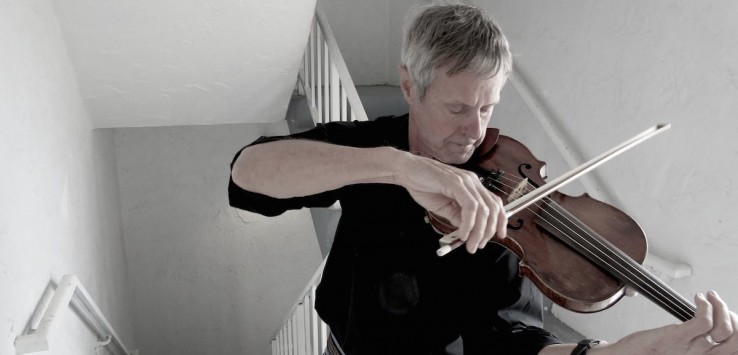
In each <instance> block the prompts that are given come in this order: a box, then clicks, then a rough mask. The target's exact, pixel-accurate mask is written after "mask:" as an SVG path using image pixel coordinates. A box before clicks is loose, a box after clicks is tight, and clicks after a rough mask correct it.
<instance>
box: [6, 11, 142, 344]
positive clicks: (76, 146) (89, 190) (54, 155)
mask: <svg viewBox="0 0 738 355" xmlns="http://www.w3.org/2000/svg"><path fill="white" fill-rule="evenodd" d="M0 43H2V45H0V68H2V69H0V166H1V167H2V171H3V172H2V174H0V290H1V292H2V293H0V339H2V341H0V354H3V355H10V354H15V350H14V348H13V341H14V340H15V337H16V336H18V335H20V334H22V333H23V332H24V330H25V328H26V327H27V326H28V322H29V320H30V318H31V316H32V315H33V312H34V309H35V308H36V306H37V304H38V303H39V301H40V299H41V297H42V295H43V293H44V292H45V290H47V286H49V288H48V289H49V290H51V289H53V288H55V282H58V281H60V279H61V277H62V276H63V275H64V274H67V273H74V274H77V276H78V277H79V279H80V280H81V282H82V284H83V285H84V286H85V288H86V289H87V290H88V291H89V292H90V294H91V295H92V297H93V298H94V299H95V301H96V302H97V304H98V305H99V306H100V308H101V309H102V310H103V312H104V313H105V316H106V317H107V318H108V320H109V321H110V322H111V323H112V325H113V326H114V327H115V328H116V331H117V333H118V334H119V335H120V336H121V337H122V338H123V340H124V342H126V345H127V346H128V347H129V348H130V349H134V348H135V347H136V343H135V340H134V334H133V324H132V322H131V318H130V316H129V312H128V304H129V297H128V295H129V294H128V287H127V279H126V262H125V257H124V253H123V252H124V251H123V241H122V238H121V228H122V227H121V221H120V217H119V216H120V213H119V205H118V185H117V171H116V168H115V155H114V147H113V135H112V132H110V131H104V130H100V131H96V130H93V129H92V127H91V125H90V122H89V118H88V116H87V113H86V112H85V110H84V106H83V104H82V99H81V98H80V96H79V92H78V86H77V82H76V79H75V77H74V72H73V70H72V67H71V65H70V62H69V59H68V57H67V52H66V48H65V46H64V42H63V40H62V36H61V32H60V29H59V26H58V23H57V21H56V17H55V15H54V11H53V8H52V5H51V1H46V0H29V1H0ZM61 322H62V323H61V324H60V326H59V328H58V329H57V330H58V332H57V334H55V335H54V336H53V338H52V339H51V350H52V353H53V354H69V355H78V354H90V355H93V354H95V350H94V346H95V339H94V336H93V334H92V333H91V332H90V330H89V329H87V327H85V326H84V325H83V324H82V322H81V320H80V319H79V318H78V317H77V315H76V314H74V313H73V312H68V313H67V314H66V316H65V318H63V319H62V320H61Z"/></svg>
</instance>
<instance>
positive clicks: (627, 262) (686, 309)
mask: <svg viewBox="0 0 738 355" xmlns="http://www.w3.org/2000/svg"><path fill="white" fill-rule="evenodd" d="M508 179H510V178H508ZM512 180H513V181H515V180H514V179H512ZM529 189H530V188H529ZM548 201H550V199H548ZM543 203H548V204H549V205H556V203H555V202H553V201H550V202H545V201H544V202H543ZM556 206H558V205H556ZM558 208H561V207H560V206H559V207H558ZM529 210H530V211H531V212H532V213H533V214H535V215H537V216H539V217H541V219H542V220H544V221H546V222H547V223H549V224H551V222H550V221H548V220H546V219H545V218H543V217H542V216H540V215H538V214H537V213H536V212H535V211H533V210H531V209H529ZM542 211H544V212H545V213H547V214H548V215H550V216H552V217H553V218H554V219H556V217H555V216H553V215H552V213H551V212H548V210H547V209H542ZM560 214H561V213H560ZM562 216H563V217H564V218H565V219H567V220H569V221H570V222H573V223H574V221H571V220H570V219H569V218H568V217H567V216H565V215H563V214H562ZM575 225H577V223H575ZM551 227H552V228H556V229H557V230H558V231H559V232H562V231H561V230H560V229H559V228H558V227H556V226H554V225H553V224H551ZM566 228H567V229H569V230H571V232H573V233H574V234H575V235H577V236H578V237H579V239H580V240H581V241H582V242H585V243H587V244H590V245H592V241H595V242H597V243H598V244H600V246H595V245H592V246H593V247H595V248H596V251H597V252H599V255H596V254H595V255H594V256H593V257H596V258H597V259H599V260H600V261H601V262H602V263H604V264H605V265H607V266H609V267H610V268H615V269H616V266H621V267H624V268H625V270H617V272H619V273H621V274H623V277H624V278H627V279H628V281H630V282H631V283H632V284H635V285H639V286H641V288H644V290H643V291H644V292H648V291H650V292H651V295H652V296H654V297H655V296H656V292H657V291H658V290H654V289H659V288H660V289H661V293H662V294H661V298H659V300H661V301H664V300H666V301H669V299H666V298H664V294H663V293H665V292H666V291H668V290H669V288H668V286H666V285H665V284H664V285H658V283H657V284H656V285H653V284H650V285H649V284H645V285H646V286H650V288H651V290H649V289H647V288H648V287H646V286H643V285H644V284H643V279H646V280H653V281H658V280H656V279H654V278H653V276H652V275H650V274H649V273H647V272H644V269H642V267H641V266H640V265H639V264H637V263H636V262H635V261H633V260H632V259H630V258H627V259H623V257H622V256H621V255H618V253H614V251H613V248H611V247H610V246H608V245H606V244H604V243H602V242H601V241H599V240H598V238H596V237H595V236H592V235H590V234H589V233H588V232H587V231H586V230H581V232H582V233H584V234H585V235H587V236H589V238H590V240H586V238H584V237H582V236H581V235H580V233H579V232H577V231H574V230H572V229H571V227H569V226H566ZM562 233H563V232H562ZM564 235H566V236H567V237H568V238H570V240H571V241H572V242H573V243H576V244H577V245H578V246H579V247H580V248H582V247H583V246H582V245H581V243H580V242H579V241H577V240H576V239H575V238H573V237H571V236H569V235H568V234H566V233H564ZM601 249H605V250H606V251H610V252H611V253H614V254H615V256H616V257H617V258H620V259H621V260H620V262H619V263H615V264H613V263H608V262H607V261H605V260H603V258H605V259H608V258H609V259H612V256H608V255H607V253H603V252H602V250H601ZM586 250H590V251H591V249H586ZM628 267H630V268H631V269H634V270H635V271H636V272H634V271H633V270H628ZM628 272H630V273H631V274H632V275H631V276H634V277H636V278H639V279H640V280H639V281H640V282H641V284H638V283H635V282H634V281H633V280H632V279H631V278H629V277H628V276H629V275H627V273H628ZM639 274H640V275H639ZM671 294H672V295H673V294H675V292H673V291H671ZM666 295H667V296H668V295H669V293H668V292H666ZM671 302H673V303H677V304H678V306H679V304H680V303H681V304H680V305H681V306H682V309H681V311H682V312H683V313H682V315H687V316H689V317H691V315H690V314H693V312H694V309H693V306H691V307H692V309H690V305H689V303H687V302H686V301H683V300H680V299H679V298H675V299H672V300H671ZM664 306H665V307H668V309H669V310H674V308H672V306H673V304H672V305H667V304H664ZM674 311H677V310H674ZM690 311H691V312H692V313H690ZM686 319H688V318H686Z"/></svg>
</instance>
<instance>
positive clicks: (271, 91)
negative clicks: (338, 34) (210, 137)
mask: <svg viewBox="0 0 738 355" xmlns="http://www.w3.org/2000/svg"><path fill="white" fill-rule="evenodd" d="M314 5H315V0H309V1H304V0H282V1H258V0H247V1H242V0H196V1H178V0H159V1H102V2H101V1H88V0H65V1H56V2H55V4H54V6H55V7H56V9H57V13H58V14H59V21H60V23H61V25H62V29H63V31H64V36H65V39H66V41H67V46H68V48H69V54H70V56H71V58H72V63H73V64H74V66H75V70H76V71H77V75H78V77H79V79H78V80H79V83H80V90H81V92H82V95H83V97H84V100H85V104H86V105H87V109H88V111H89V112H90V115H91V117H92V120H93V124H94V125H95V127H140V126H146V127H148V126H170V125H187V124H197V125H207V124H219V123H220V124H222V123H243V122H265V119H266V117H272V116H271V114H272V112H282V114H284V112H285V111H286V109H287V103H288V101H289V95H290V92H291V91H292V89H293V88H294V86H295V79H296V77H297V70H298V67H299V62H300V58H301V55H302V52H303V49H304V47H305V43H306V40H307V38H308V28H309V26H310V19H311V18H312V13H313V8H314ZM251 113H256V114H251Z"/></svg>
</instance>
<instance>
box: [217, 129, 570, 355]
mask: <svg viewBox="0 0 738 355" xmlns="http://www.w3.org/2000/svg"><path fill="white" fill-rule="evenodd" d="M296 138H299V139H312V140H319V141H326V142H330V143H333V144H339V145H347V146H354V147H378V146H392V147H395V148H397V149H401V150H405V151H407V150H408V116H407V115H405V116H401V117H382V118H378V119H376V120H374V121H369V122H340V123H328V124H323V125H318V126H317V127H316V128H314V129H312V130H310V131H307V132H304V133H301V134H296V135H292V136H287V137H268V138H267V137H262V138H260V139H258V140H257V141H256V142H254V143H252V144H259V143H263V142H267V141H273V140H280V139H296ZM239 154H240V153H239ZM236 157H238V154H237V155H236ZM234 161H235V158H234ZM228 194H229V198H230V203H231V205H232V206H234V207H237V208H241V209H245V210H248V211H252V212H256V213H260V214H263V215H268V216H274V215H278V214H281V213H283V212H285V211H286V210H290V209H299V208H303V207H318V206H320V207H325V206H330V205H331V204H333V203H334V202H335V201H340V203H341V207H342V214H341V219H340V222H339V224H338V227H337V231H336V236H335V239H334V242H333V245H332V247H331V252H330V254H329V257H328V261H327V264H326V266H325V270H324V272H323V278H322V281H321V283H320V285H319V287H318V290H317V301H316V302H317V305H316V308H317V310H318V313H319V314H320V316H321V318H322V319H323V320H324V321H325V322H326V323H328V324H329V326H330V328H331V330H332V332H333V333H334V334H335V335H336V337H337V339H338V340H339V342H340V343H341V344H342V346H343V348H344V351H345V352H346V354H372V355H373V354H455V353H460V352H458V351H457V352H454V351H451V350H447V349H446V348H447V346H448V344H450V343H452V342H454V341H455V340H457V339H458V338H459V337H461V340H462V341H463V349H464V350H463V354H466V355H473V354H536V353H538V351H539V350H540V349H541V348H543V347H544V346H546V345H549V344H553V343H557V342H559V341H558V339H557V338H556V337H555V336H553V335H552V334H550V333H549V332H547V331H545V330H543V329H541V328H540V327H541V326H542V296H541V294H540V293H539V291H538V290H537V289H536V288H535V287H534V286H533V285H532V284H531V283H530V281H529V280H527V279H523V278H521V277H520V276H519V274H518V258H517V257H516V256H515V255H514V254H513V253H511V252H509V251H508V250H506V249H505V248H503V247H502V246H500V245H498V244H494V243H490V244H488V245H487V247H486V248H484V249H482V250H479V251H478V252H477V253H476V254H473V255H472V254H468V253H467V252H466V251H465V250H463V248H459V249H458V250H456V251H454V252H452V253H450V254H448V255H446V256H444V257H438V256H436V250H437V249H438V239H439V237H440V236H439V235H438V234H437V233H436V232H434V231H433V229H432V227H431V226H430V225H429V224H427V223H425V221H424V217H425V210H424V209H423V208H422V207H421V206H419V205H418V204H417V203H415V201H414V200H413V199H412V198H411V197H410V195H409V194H408V192H407V191H406V190H405V189H404V188H402V187H400V186H396V185H390V184H357V185H349V186H345V187H342V188H339V189H337V190H333V191H327V192H324V193H320V194H316V195H312V196H305V197H296V198H288V199H276V198H272V197H269V196H265V195H262V194H258V193H254V192H249V191H245V190H243V189H241V188H239V187H238V186H236V185H235V184H234V183H233V179H231V181H230V184H229V187H228ZM456 344H457V345H456V346H452V347H454V348H458V342H456ZM452 347H449V349H450V348H452Z"/></svg>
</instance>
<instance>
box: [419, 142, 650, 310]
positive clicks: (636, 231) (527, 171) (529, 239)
mask: <svg viewBox="0 0 738 355" xmlns="http://www.w3.org/2000/svg"><path fill="white" fill-rule="evenodd" d="M477 152H478V154H476V155H475V157H473V158H472V160H470V162H469V163H467V164H465V165H464V166H462V168H466V169H469V170H472V171H474V172H475V173H477V175H479V176H480V180H481V181H482V183H483V184H484V185H485V186H486V187H487V188H488V189H489V190H491V191H492V192H493V193H495V194H496V195H498V196H500V197H501V198H502V200H503V201H504V202H505V203H509V202H512V201H513V200H514V199H516V198H517V197H519V196H520V195H521V194H525V192H526V191H530V189H531V188H536V187H538V186H541V185H543V184H545V178H546V176H545V175H546V174H545V166H546V165H545V163H544V162H542V161H540V160H538V159H536V158H535V157H534V156H533V154H532V153H531V152H530V150H528V148H527V147H525V146H524V145H523V144H521V143H520V142H518V141H516V140H515V139H513V138H510V137H507V136H504V135H499V131H498V130H497V129H493V128H489V129H488V131H487V136H486V137H485V141H484V142H483V144H482V145H481V146H480V148H479V149H478V151H477ZM562 209H563V211H562ZM562 216H563V217H562ZM429 219H430V222H431V223H432V224H433V226H434V228H436V229H437V230H438V231H440V232H442V233H444V234H448V233H451V232H453V231H454V230H455V229H456V228H455V227H453V226H451V225H449V224H448V223H447V222H446V221H445V220H443V219H441V218H439V217H438V216H435V215H432V214H430V213H429ZM582 231H584V233H585V234H589V235H595V238H598V241H597V243H600V242H601V243H604V244H606V245H607V246H608V247H610V248H613V247H614V248H613V249H615V250H618V252H617V253H618V254H619V253H620V252H622V254H625V255H627V257H629V258H630V259H632V261H633V262H635V263H637V264H638V266H640V264H641V263H642V262H643V260H644V259H645V256H646V252H647V242H646V236H645V234H644V232H643V230H642V229H641V227H640V226H639V225H638V223H636V221H635V220H633V219H632V218H631V217H630V216H628V215H627V214H625V213H623V212H622V211H620V210H619V209H617V208H615V207H613V206H611V205H608V204H606V203H604V202H601V201H598V200H596V199H594V198H592V197H590V196H589V195H587V194H583V195H581V196H569V195H566V194H563V193H560V192H557V191H555V192H553V193H551V194H550V195H548V197H547V198H545V199H542V200H541V201H539V202H536V203H535V204H534V205H531V206H530V207H528V208H527V209H525V210H523V211H521V212H519V213H517V214H515V215H513V216H511V217H510V218H509V219H508V228H507V238H505V239H504V240H502V241H501V243H502V244H503V245H504V246H505V247H507V248H508V249H510V250H511V251H513V252H514V253H516V254H517V255H518V256H519V258H520V260H521V261H520V273H521V274H522V275H523V276H526V277H528V278H530V279H531V280H532V281H533V282H534V283H535V284H536V286H537V287H538V288H539V289H540V290H541V292H542V293H543V294H545V295H546V296H547V297H548V298H550V299H551V300H552V301H553V302H555V303H557V304H558V305H560V306H562V307H564V308H566V309H569V310H572V311H576V312H583V313H589V312H597V311H600V310H603V309H606V308H608V307H610V306H611V305H613V304H614V303H615V302H617V301H618V300H619V299H620V298H621V297H622V296H623V295H624V292H625V290H624V288H625V286H626V284H631V282H625V280H623V279H622V278H620V277H616V276H614V275H613V274H616V275H617V274H618V272H617V271H616V272H613V271H612V270H609V267H608V266H600V265H597V264H598V263H597V262H596V260H594V261H593V260H592V259H593V258H594V259H597V258H599V256H598V255H597V252H596V253H595V255H594V257H593V256H592V255H591V254H592V253H591V252H589V251H588V249H589V247H588V243H589V241H588V240H584V241H582V240H580V239H579V238H578V237H575V238H574V241H573V242H572V240H571V239H572V238H571V236H570V235H571V234H576V235H578V234H581V233H583V232H582ZM599 239H604V240H599ZM572 244H573V245H572ZM582 248H584V249H585V250H581V249H582ZM596 249H599V248H596ZM617 257H618V258H620V257H622V255H618V256H617ZM636 285H637V282H636ZM639 288H640V287H636V289H639Z"/></svg>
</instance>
